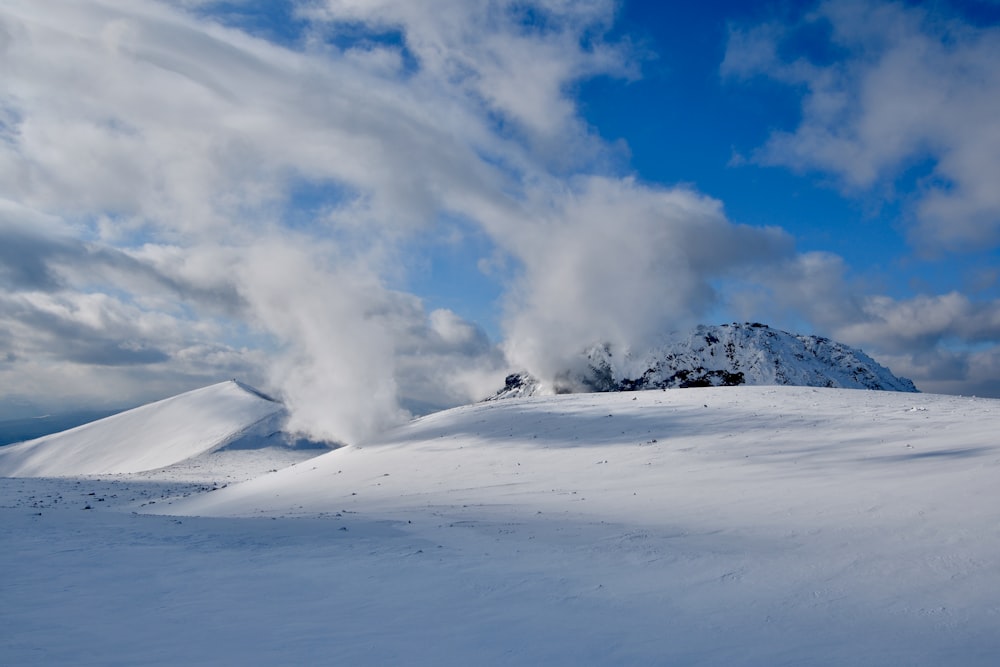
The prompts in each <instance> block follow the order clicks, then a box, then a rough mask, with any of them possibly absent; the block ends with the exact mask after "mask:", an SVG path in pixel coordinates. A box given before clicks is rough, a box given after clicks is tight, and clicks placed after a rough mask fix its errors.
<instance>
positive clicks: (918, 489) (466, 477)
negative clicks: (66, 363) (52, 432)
mask: <svg viewBox="0 0 1000 667" xmlns="http://www.w3.org/2000/svg"><path fill="white" fill-rule="evenodd" d="M234 389H239V387H238V386H236V385H231V386H225V385H223V386H219V385H216V386H215V388H214V390H213V388H206V390H204V391H205V392H206V394H203V395H202V396H203V397H205V396H212V395H213V392H214V391H218V392H219V393H221V394H222V395H225V396H229V397H230V398H232V399H236V400H235V403H234V404H235V405H236V406H242V405H245V403H244V401H245V400H246V399H244V398H243V397H241V396H240V395H239V394H235V393H233V391H234ZM209 390H213V391H209ZM240 391H243V390H240ZM244 394H245V392H244ZM254 400H265V401H266V399H261V398H259V397H254ZM199 402H201V401H192V404H194V403H199ZM212 402H213V403H216V401H214V400H213V401H212ZM168 405H169V404H168ZM216 405H218V403H216ZM214 414H215V416H214V417H212V418H211V419H209V420H207V422H203V423H214V422H216V421H217V420H218V418H219V416H220V413H218V412H216V413H214ZM195 416H196V415H194V414H191V415H188V416H187V417H191V418H194V417H195ZM187 417H185V416H184V415H181V418H180V421H184V420H185V419H187ZM198 419H201V417H198ZM267 419H270V417H267V418H265V421H267ZM237 421H239V420H237ZM251 430H253V429H251ZM998 430H1000V401H997V400H991V399H974V398H963V397H956V396H937V395H931V394H915V393H903V392H885V391H853V390H843V389H829V388H808V387H785V386H771V387H747V386H744V387H709V388H691V389H686V390H677V391H662V390H655V391H635V392H628V393H623V392H616V393H587V394H574V395H561V396H538V397H530V398H524V399H512V400H506V401H496V402H484V403H479V404H475V405H470V406H464V407H460V408H455V409H453V410H448V411H444V412H440V413H436V414H432V415H428V416H426V417H423V418H420V419H417V420H414V421H412V422H410V423H408V424H406V425H403V426H400V427H398V428H396V429H393V430H391V431H388V432H385V433H383V434H382V435H381V436H379V437H377V438H374V439H372V440H371V441H369V442H366V443H362V444H361V445H360V446H349V447H343V448H340V449H337V450H333V451H330V452H328V453H324V454H321V455H319V456H316V457H314V458H311V459H309V460H306V461H303V462H300V463H298V464H296V465H294V466H291V467H287V468H284V469H280V470H270V471H269V470H266V469H264V470H261V471H260V474H258V475H257V476H256V477H255V478H254V479H252V480H250V481H248V482H245V483H242V484H233V483H229V484H228V486H227V484H226V483H224V482H225V480H223V479H217V480H215V482H214V483H212V480H210V479H209V478H207V477H206V478H203V479H202V480H201V481H198V482H197V483H186V482H184V481H183V480H182V479H181V478H179V477H178V476H177V475H178V472H177V471H178V468H177V467H176V466H171V467H168V468H160V469H158V470H155V471H149V472H145V473H133V474H121V475H112V476H102V477H97V478H94V477H76V478H67V479H59V478H50V479H37V478H35V479H32V478H8V479H5V480H4V483H3V484H0V521H2V522H3V525H4V527H5V530H4V531H2V532H0V570H2V571H3V572H4V573H5V576H6V577H7V579H8V580H9V581H11V582H16V585H13V586H12V587H10V590H9V591H8V595H7V597H6V600H5V601H6V604H5V605H4V606H3V608H0V624H2V625H3V627H4V628H5V629H6V633H5V634H4V636H3V638H2V639H0V663H2V664H65V663H66V662H69V661H72V662H73V664H79V665H94V666H96V665H107V664H143V665H163V666H166V665H176V664H205V665H209V664H242V665H270V664H314V663H316V662H317V660H318V661H319V662H330V663H338V664H339V663H344V664H353V665H382V664H409V665H459V664H481V665H503V664H545V665H566V666H570V665H572V666H574V667H576V666H577V665H581V664H589V665H640V664H706V665H727V666H728V665H745V666H748V667H749V666H756V665H777V664H785V665H847V664H850V665H859V666H872V667H874V666H881V665H887V664H893V665H895V664H905V665H915V666H921V667H931V666H935V667H936V666H937V665H941V664H961V665H963V666H965V667H968V666H982V667H987V666H990V667H991V666H992V665H993V664H995V662H996V656H997V655H998V654H1000V639H998V637H997V634H996V629H995V625H996V624H995V620H996V616H997V613H998V607H997V602H996V600H997V599H998V597H1000V575H998V574H997V572H998V570H997V568H996V554H997V553H998V552H1000V533H998V532H997V531H996V530H995V526H996V525H997V524H998V523H1000V510H998V509H997V507H998V503H997V500H1000V497H998V491H997V489H998V486H997V484H996V478H997V470H998V465H1000V444H998V443H997V439H996V435H995V434H996V433H997V431H998ZM239 440H240V439H237V440H234V441H230V442H231V443H235V442H239ZM134 442H136V438H135V437H134V434H133V435H128V434H126V435H124V436H122V439H121V440H119V441H118V443H117V444H118V445H119V446H121V447H124V448H125V449H128V448H129V447H132V446H133V444H132V443H134ZM248 444H249V445H252V444H253V438H249V441H248ZM44 451H45V452H46V458H49V459H51V460H52V461H58V460H59V459H60V453H59V451H58V450H57V449H55V448H49V449H46V450H44ZM233 453H234V454H241V453H242V452H239V451H236V452H233ZM197 458H198V457H195V459H189V460H196V459H197ZM234 460H235V459H234ZM38 463H39V464H41V463H42V461H38ZM81 510H89V511H81ZM67 591H72V593H73V594H72V595H67ZM317 656H320V657H319V658H318V657H317Z"/></svg>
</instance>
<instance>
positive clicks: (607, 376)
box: [491, 322, 917, 399]
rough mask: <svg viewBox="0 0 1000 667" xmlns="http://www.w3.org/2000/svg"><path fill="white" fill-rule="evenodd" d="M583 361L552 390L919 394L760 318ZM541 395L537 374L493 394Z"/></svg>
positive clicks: (818, 341)
mask: <svg viewBox="0 0 1000 667" xmlns="http://www.w3.org/2000/svg"><path fill="white" fill-rule="evenodd" d="M580 362H581V366H582V367H581V368H580V369H576V370H567V371H565V372H564V373H562V374H561V375H560V376H559V377H557V378H556V380H555V382H554V386H553V387H552V390H553V391H554V393H575V392H581V391H583V392H587V391H635V390H639V389H663V388H677V387H681V388H687V387H711V386H715V387H717V386H735V385H794V386H801V387H836V388H845V389H878V390H885V391H905V392H916V391H917V388H916V387H915V386H914V385H913V383H912V382H911V381H910V380H908V379H906V378H900V377H897V376H895V375H893V374H892V372H891V371H890V370H889V369H888V368H886V367H885V366H882V365H881V364H879V363H877V362H876V361H875V360H874V359H872V358H871V357H869V356H868V355H867V354H865V353H864V352H862V351H861V350H857V349H854V348H852V347H849V346H847V345H844V344H843V343H838V342H836V341H832V340H830V339H828V338H823V337H820V336H804V335H798V334H791V333H788V332H786V331H781V330H779V329H772V328H771V327H768V326H766V325H764V324H757V323H753V324H751V323H745V324H739V323H736V322H734V323H733V324H723V325H721V326H706V325H700V326H698V327H696V328H695V329H694V330H692V331H690V332H688V333H687V334H684V335H680V334H673V335H671V336H668V337H667V339H666V341H665V342H663V343H662V344H660V345H658V346H656V347H654V348H652V349H649V350H645V351H638V350H616V349H612V347H611V346H610V345H596V346H594V347H592V348H590V349H589V350H587V351H586V352H585V353H584V354H583V355H582V357H581V359H580ZM540 393H545V389H544V387H542V386H541V384H540V383H539V382H538V381H537V380H536V379H534V378H531V377H530V376H527V375H525V374H514V375H511V376H509V377H508V378H507V384H506V386H505V387H504V388H502V389H501V390H499V391H498V392H497V394H496V395H495V396H493V397H491V399H498V398H520V397H524V396H532V395H537V394H540ZM548 393H553V392H551V391H550V392H548Z"/></svg>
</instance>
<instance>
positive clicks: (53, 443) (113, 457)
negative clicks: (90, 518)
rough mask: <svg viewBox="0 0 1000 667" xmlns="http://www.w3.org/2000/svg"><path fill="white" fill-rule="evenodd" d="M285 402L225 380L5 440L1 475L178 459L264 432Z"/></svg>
mask: <svg viewBox="0 0 1000 667" xmlns="http://www.w3.org/2000/svg"><path fill="white" fill-rule="evenodd" d="M284 410H285V408H284V406H283V405H282V404H281V403H279V402H277V401H275V400H274V399H272V398H270V397H268V396H266V395H265V394H262V393H261V392H259V391H257V390H256V389H253V388H252V387H248V386H247V385H244V384H242V383H240V382H237V381H236V380H231V381H227V382H220V383H218V384H214V385H211V386H208V387H203V388H201V389H195V390H194V391H189V392H186V393H183V394H179V395H177V396H173V397H170V398H166V399H163V400H161V401H156V402H155V403H149V404H147V405H143V406H140V407H138V408H134V409H132V410H127V411H125V412H122V413H119V414H116V415H112V416H110V417H106V418H104V419H99V420H97V421H95V422H91V423H89V424H84V425H83V426H78V427H76V428H72V429H69V430H67V431H62V432H61V433H53V434H51V435H46V436H43V437H41V438H36V439H34V440H29V441H27V442H22V443H19V444H15V445H7V446H5V447H0V476H4V477H61V476H73V475H100V474H117V473H135V472H142V471H146V470H154V469H157V468H163V467H165V466H169V465H173V464H175V463H178V462H180V461H184V460H186V459H189V458H191V457H194V456H198V455H200V454H204V453H206V452H210V451H214V450H217V449H220V448H222V447H226V446H239V441H242V440H246V439H249V440H252V441H254V442H260V441H261V440H266V438H267V435H268V433H265V432H264V431H268V432H272V431H274V430H276V429H277V428H278V425H277V422H276V420H280V417H281V416H282V415H283V414H284Z"/></svg>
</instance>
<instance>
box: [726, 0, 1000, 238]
mask: <svg viewBox="0 0 1000 667" xmlns="http://www.w3.org/2000/svg"><path fill="white" fill-rule="evenodd" d="M823 25H826V26H828V27H829V29H830V37H829V40H830V43H829V45H819V46H829V47H830V49H832V50H833V51H834V53H835V57H833V58H831V59H829V61H828V62H827V61H820V62H813V61H811V60H809V59H808V58H806V57H804V56H802V57H799V58H797V59H794V60H792V59H786V58H783V57H782V56H781V55H780V54H781V50H780V47H781V46H782V44H783V43H784V40H785V39H786V38H788V37H792V36H794V35H795V33H796V31H798V30H801V29H809V28H816V27H818V26H823ZM814 46H815V45H814ZM998 61H1000V28H996V27H988V28H979V27H973V26H971V25H968V24H965V23H963V22H961V21H960V20H958V19H956V18H952V17H948V16H945V15H944V14H941V13H938V12H935V11H933V10H931V9H928V8H925V7H922V6H911V5H906V4H903V3H897V2H877V1H875V0H849V1H847V2H843V1H836V2H833V1H828V2H824V3H821V4H820V5H819V7H818V9H817V10H816V11H815V12H814V13H811V14H809V15H808V16H807V17H806V19H805V20H804V21H803V22H802V23H801V24H798V25H789V26H784V25H778V24H765V25H760V26H755V27H751V28H746V29H742V28H737V29H734V30H733V32H732V35H731V38H730V44H729V49H728V52H727V54H726V59H725V62H724V63H723V67H722V71H723V74H725V75H728V76H734V77H751V76H755V75H764V76H769V77H772V78H775V79H777V80H778V81H782V82H784V83H787V84H790V85H794V86H801V87H803V88H804V89H805V91H806V93H805V95H804V97H803V101H802V118H801V121H800V123H799V124H798V127H796V128H795V129H794V130H791V131H777V132H775V133H774V134H772V136H771V137H770V139H769V140H768V142H767V144H766V145H765V146H764V147H763V148H761V149H760V150H759V151H758V152H757V153H756V156H755V157H756V159H757V161H759V162H761V163H763V164H771V165H785V166H789V167H792V168H794V169H798V170H820V171H824V172H828V173H831V174H834V175H835V176H836V177H837V178H838V179H839V180H840V182H841V183H842V184H843V186H844V187H845V188H846V189H847V190H848V191H853V192H859V191H865V190H868V189H871V188H873V187H879V188H885V187H888V186H890V185H891V184H892V183H893V182H894V181H895V180H896V179H897V178H898V177H900V176H901V175H903V174H904V173H905V172H906V170H907V169H910V168H913V167H917V166H919V165H920V164H921V163H923V162H925V161H928V160H929V161H930V163H931V164H932V167H931V171H930V174H929V176H928V177H927V178H925V179H923V181H922V182H921V183H919V187H918V190H917V193H916V195H915V199H914V201H913V202H912V207H911V211H912V216H913V222H912V224H911V226H910V231H911V233H912V239H913V240H914V241H915V242H916V243H917V244H918V245H919V246H920V247H921V249H923V250H927V251H940V250H942V249H947V250H969V249H979V248H981V247H983V246H988V247H996V246H998V245H1000V190H998V189H997V188H996V187H995V180H994V178H993V175H994V174H996V173H998V171H1000V115H998V114H997V113H996V109H997V108H1000V70H998V69H997V68H996V67H995V66H994V65H995V63H996V62H998Z"/></svg>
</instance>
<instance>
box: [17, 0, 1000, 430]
mask: <svg viewBox="0 0 1000 667" xmlns="http://www.w3.org/2000/svg"><path fill="white" fill-rule="evenodd" d="M55 4H56V5H57V6H56V8H55V10H52V9H51V8H47V9H43V8H41V7H39V6H37V3H33V2H29V1H27V0H23V1H22V0H15V1H14V2H10V3H5V6H4V7H3V8H0V59H2V60H3V61H4V69H5V72H8V74H7V75H5V84H4V86H3V88H2V89H0V182H2V183H3V189H2V192H3V195H2V196H0V235H2V238H0V284H2V285H3V287H4V293H3V297H2V298H0V402H2V405H3V409H2V410H0V416H21V415H23V414H31V413H33V412H37V411H46V412H48V411H52V410H57V409H65V408H70V407H72V408H79V407H103V406H109V405H112V406H113V405H126V404H134V403H138V402H141V401H143V400H149V399H152V398H157V397H160V396H165V395H169V394H171V393H176V392H177V391H181V390H184V389H189V388H193V387H196V386H200V385H203V384H206V383H208V382H211V381H215V380H217V379H220V378H225V377H233V376H238V377H240V378H241V379H244V380H246V381H248V382H250V383H252V384H253V383H255V384H259V385H262V386H264V387H265V388H267V389H269V390H271V391H275V392H276V393H280V394H281V395H282V396H283V397H284V398H285V399H286V400H287V401H288V402H289V404H290V405H292V407H293V410H294V412H295V414H296V415H297V419H298V420H299V421H298V426H299V427H301V428H303V429H309V430H313V431H315V432H317V433H320V434H327V435H332V436H333V437H342V438H346V439H351V438H357V437H362V436H363V435H364V434H366V433H369V432H371V431H373V430H376V429H377V428H380V427H381V426H384V425H385V424H388V423H392V422H395V421H398V420H399V419H401V418H403V417H404V416H405V414H406V409H418V410H420V409H432V408H435V407H442V406H445V405H453V404H458V403H462V402H466V401H469V400H475V399H476V398H477V397H480V396H481V395H485V394H488V393H490V390H491V389H493V388H495V386H497V383H498V381H499V382H502V378H503V375H504V374H505V373H506V372H507V371H509V370H511V369H527V370H530V371H532V372H534V373H536V374H538V375H540V376H542V377H545V376H546V375H551V374H553V373H556V372H558V370H559V369H560V368H561V367H562V366H564V365H565V364H566V363H569V360H570V359H571V358H572V357H573V355H575V354H576V353H577V351H579V350H580V349H583V348H584V347H586V346H588V345H590V344H592V343H594V342H596V341H599V340H600V341H610V342H611V343H613V344H614V345H616V346H618V347H619V348H621V349H631V350H641V349H644V348H645V347H648V346H649V345H652V344H655V342H656V341H657V340H660V338H661V337H662V335H663V334H664V333H666V332H669V331H671V330H683V329H684V328H685V327H688V326H690V325H692V324H694V323H698V322H708V323H721V322H725V321H734V320H754V321H762V322H768V323H770V324H772V325H773V326H777V327H781V328H785V329H788V330H792V331H796V332H802V333H815V334H820V335H824V336H828V337H831V338H834V339H837V340H840V341H842V342H845V343H848V344H850V345H854V346H857V347H861V348H863V349H864V350H865V351H866V352H868V353H869V354H871V355H872V356H874V357H875V358H876V359H877V360H879V361H881V362H882V363H884V364H886V365H888V366H889V367H890V368H891V369H893V370H894V371H895V372H896V373H897V374H901V375H905V376H907V377H911V378H912V379H913V380H914V381H915V382H916V383H917V385H918V386H919V387H920V388H922V389H923V390H925V391H938V392H946V393H967V394H978V395H992V396H1000V347H998V342H1000V287H998V284H1000V282H998V275H1000V273H998V271H1000V262H998V259H1000V253H998V248H1000V189H998V188H996V185H995V183H996V179H995V175H996V174H997V173H1000V119H998V115H997V114H996V113H995V109H997V108H1000V73H998V72H1000V67H998V66H997V65H998V64H1000V5H998V4H997V3H995V2H944V1H942V2H927V3H915V2H883V1H878V0H841V1H838V2H815V3H785V2H775V3H736V2H714V3H712V2H710V3H654V2H634V1H625V2H612V1H611V0H586V1H583V2H576V3H564V2H560V1H557V0H534V1H528V2H523V1H518V2H513V1H507V0H490V1H484V2H465V1H463V0H432V1H429V2H426V3H411V2H404V1H402V0H367V1H365V2H360V1H354V0H323V1H320V0H310V1H309V2H294V1H293V2H283V3H279V2H266V3H265V2H242V1H239V0H233V1H230V2H211V1H206V0H178V1H176V2H155V1H152V0H148V1H147V0H143V1H139V2H125V1H124V0H100V1H98V0H94V1H92V2H82V3H78V2H56V3H55ZM359 387H363V390H361V391H359Z"/></svg>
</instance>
